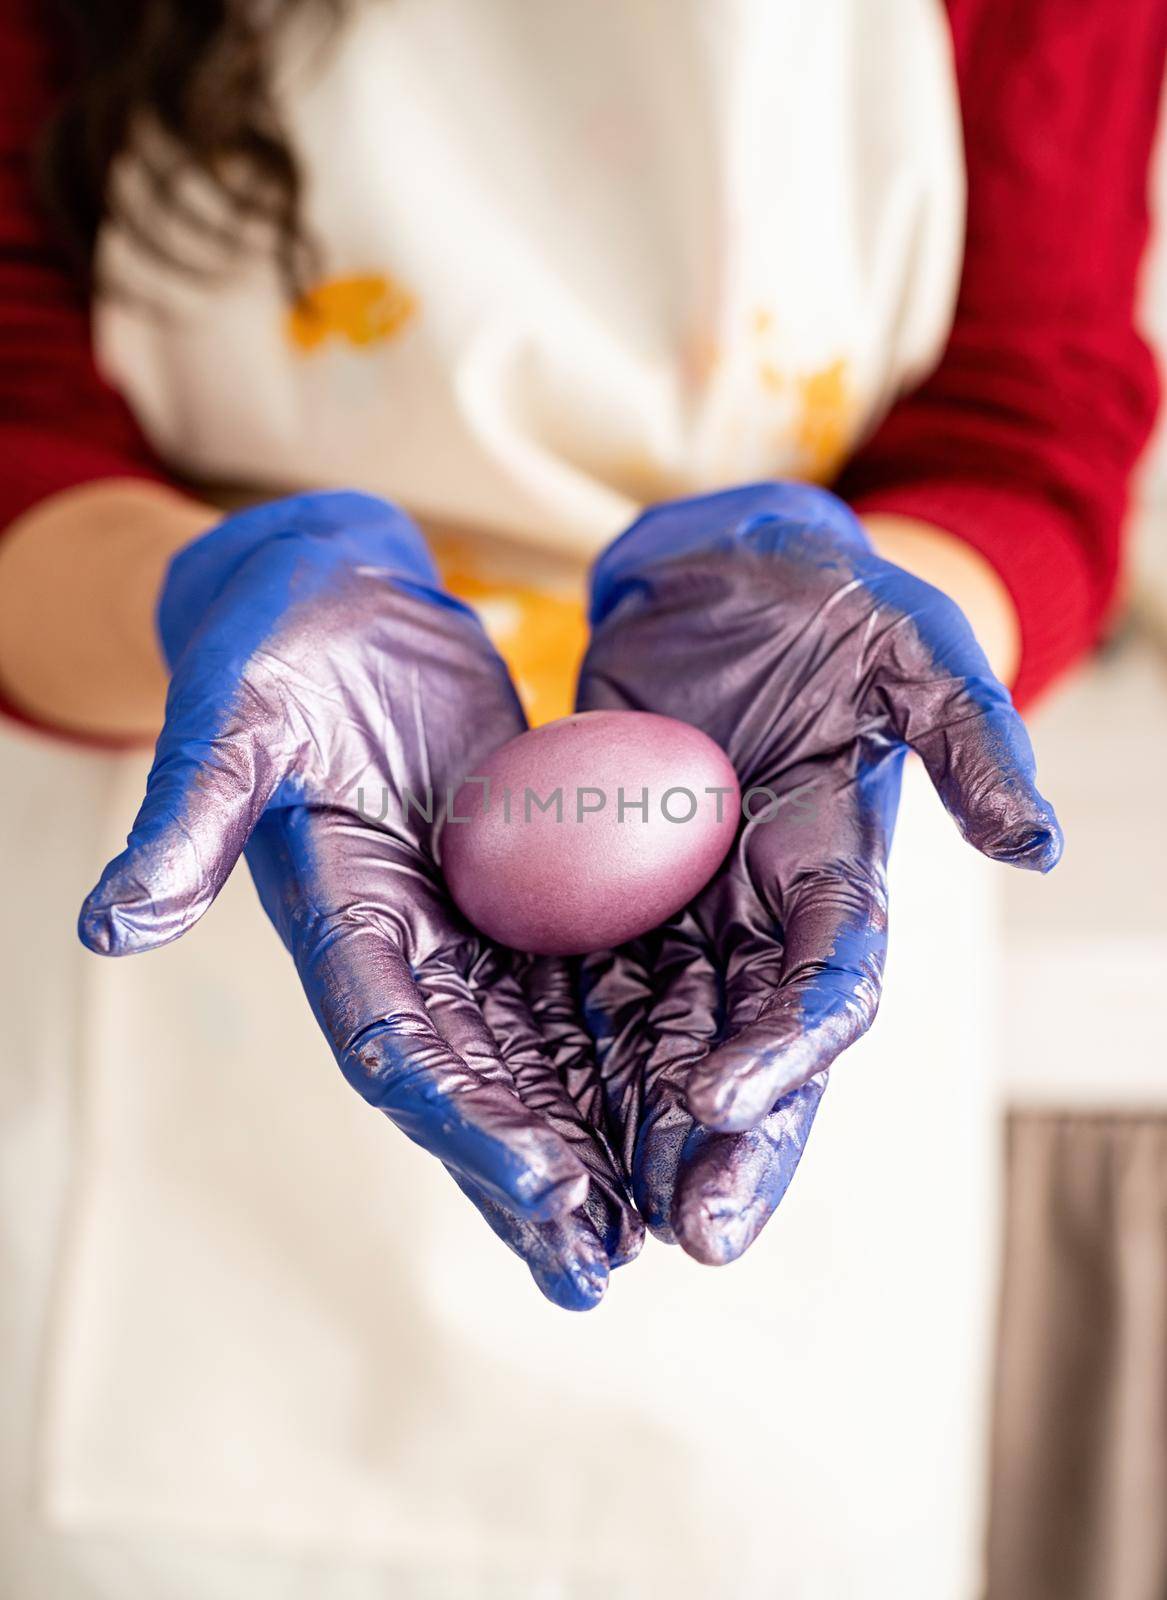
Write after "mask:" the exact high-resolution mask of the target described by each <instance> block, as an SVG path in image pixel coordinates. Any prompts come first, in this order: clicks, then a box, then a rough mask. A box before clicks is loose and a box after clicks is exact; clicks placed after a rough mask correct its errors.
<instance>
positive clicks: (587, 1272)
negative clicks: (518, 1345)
mask: <svg viewBox="0 0 1167 1600" xmlns="http://www.w3.org/2000/svg"><path fill="white" fill-rule="evenodd" d="M529 1265H530V1268H531V1276H532V1277H533V1278H534V1280H535V1282H536V1283H537V1284H538V1286H539V1289H540V1290H541V1291H542V1293H543V1294H544V1295H545V1296H546V1297H547V1299H548V1300H550V1301H551V1303H552V1304H553V1305H557V1306H558V1307H559V1308H560V1310H561V1311H591V1310H593V1309H594V1307H596V1306H598V1305H599V1303H600V1301H601V1300H602V1299H603V1298H604V1294H605V1292H606V1290H607V1287H608V1278H609V1267H608V1259H607V1257H606V1255H605V1254H604V1251H603V1250H602V1249H601V1248H599V1247H598V1245H597V1248H595V1249H587V1248H581V1247H580V1246H579V1245H578V1244H577V1246H576V1247H575V1248H574V1249H573V1250H572V1251H571V1252H570V1253H569V1254H568V1255H567V1256H566V1257H565V1258H564V1259H563V1260H561V1261H557V1262H555V1263H554V1264H551V1263H544V1262H540V1261H532V1262H530V1263H529Z"/></svg>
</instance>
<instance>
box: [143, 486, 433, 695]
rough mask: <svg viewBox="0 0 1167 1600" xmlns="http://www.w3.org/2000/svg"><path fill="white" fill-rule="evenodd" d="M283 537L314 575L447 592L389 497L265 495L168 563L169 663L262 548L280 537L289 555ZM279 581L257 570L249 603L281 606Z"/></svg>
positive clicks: (164, 608)
mask: <svg viewBox="0 0 1167 1600" xmlns="http://www.w3.org/2000/svg"><path fill="white" fill-rule="evenodd" d="M289 541H295V543H296V547H297V548H296V556H295V562H296V564H297V565H298V566H302V568H303V569H312V570H314V571H315V572H316V573H317V575H324V574H327V573H339V572H343V571H344V570H346V569H347V570H350V571H351V570H355V569H357V568H360V569H362V570H366V571H367V570H369V569H373V570H379V571H380V572H382V573H383V574H384V575H385V576H386V577H392V578H397V579H403V580H404V581H406V582H407V583H411V584H415V585H417V586H418V587H419V588H421V589H423V590H425V591H427V593H429V594H431V596H432V598H434V599H435V600H437V599H444V598H445V592H444V589H443V587H442V582H441V579H440V577H439V575H438V570H437V567H436V565H435V563H434V560H433V557H432V555H431V554H430V551H429V547H428V545H427V544H426V542H425V539H424V537H423V536H422V533H421V530H420V529H419V528H418V527H417V525H416V524H415V523H414V522H413V521H412V520H411V519H410V518H409V517H408V516H406V514H405V513H404V512H403V511H401V510H399V509H398V508H397V507H396V506H395V505H393V504H392V503H391V502H390V501H388V500H382V499H380V498H379V497H378V496H376V495H369V494H362V493H358V492H357V491H354V490H313V491H310V492H308V493H306V494H298V495H290V496H288V497H286V498H284V499H280V500H269V501H265V502H264V503H263V504H261V505H256V506H251V507H249V508H248V509H247V510H245V511H240V512H237V513H235V514H233V515H232V516H229V517H226V518H224V519H223V520H222V521H220V522H219V523H218V524H217V525H216V526H215V527H213V528H211V529H210V530H209V531H208V532H205V533H203V534H202V535H201V537H199V538H197V539H195V540H193V541H192V542H191V543H190V544H187V545H186V546H184V547H183V548H182V549H181V550H179V551H178V552H177V553H176V554H175V556H174V558H173V560H172V561H171V562H170V565H169V567H168V569H167V571H166V573H165V577H164V580H163V582H162V584H161V588H160V592H159V596H158V607H157V622H158V633H159V636H160V637H161V640H162V643H163V646H164V648H165V651H166V656H167V659H168V660H169V661H170V663H171V665H172V666H173V664H174V662H175V660H176V659H177V657H178V655H179V654H180V653H181V651H182V650H183V648H184V647H185V645H186V643H187V641H188V640H189V639H190V637H191V635H192V634H193V633H194V631H195V630H196V629H197V627H198V625H199V623H200V621H201V620H202V618H203V617H204V616H205V615H206V613H207V611H208V609H209V608H210V607H211V605H212V604H213V602H214V601H215V600H216V598H217V597H218V596H219V595H220V594H221V593H222V592H223V590H224V589H225V588H226V587H227V585H228V584H230V583H231V581H232V580H233V579H234V578H235V577H236V575H237V574H239V573H240V572H241V571H242V570H243V568H244V567H246V566H247V565H248V563H250V562H251V561H252V559H253V558H254V557H256V556H257V555H258V554H259V553H260V552H261V551H262V550H263V549H264V548H265V547H269V546H272V545H274V544H276V543H277V542H278V543H280V544H282V545H283V546H284V547H285V553H288V542H289ZM280 565H281V566H282V565H283V564H282V563H280ZM285 582H286V572H285V573H284V575H283V576H281V577H276V576H275V575H274V574H273V573H271V572H268V573H267V581H265V580H264V579H263V578H260V577H259V575H258V573H257V578H256V583H255V586H254V593H253V602H254V604H256V605H258V606H259V607H260V608H261V609H262V608H263V607H264V606H265V605H270V606H272V607H274V608H276V609H277V610H278V609H282V608H283V607H284V606H285V605H286V604H287V603H288V600H289V596H288V595H287V594H286V593H285V592H284V588H285ZM273 584H274V590H273ZM267 590H273V592H270V593H266V592H265V591H267Z"/></svg>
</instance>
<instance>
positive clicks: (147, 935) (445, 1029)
mask: <svg viewBox="0 0 1167 1600" xmlns="http://www.w3.org/2000/svg"><path fill="white" fill-rule="evenodd" d="M159 628H160V632H161V635H162V639H163V643H164V646H165V649H166V652H167V656H168V659H169V661H170V664H171V668H172V679H171V685H170V691H169V695H168V698H167V706H166V718H165V725H164V727H163V730H162V733H161V735H160V737H159V740H158V745H157V750H156V754H155V760H154V764H153V767H152V769H151V772H150V775H149V779H148V781H147V788H146V796H145V799H144V801H143V804H142V807H141V810H140V811H139V813H138V816H137V818H136V820H135V822H134V826H133V829H132V831H131V833H130V836H129V840H128V842H127V846H126V849H125V850H124V851H123V853H122V854H121V855H120V856H118V857H117V858H116V859H115V860H114V861H112V862H110V864H109V865H108V866H107V868H106V869H105V872H104V873H103V874H102V877H101V880H100V882H99V883H98V885H97V887H96V888H95V889H94V890H93V892H92V893H91V894H90V896H89V897H88V899H87V900H86V902H85V905H84V908H83V910H82V913H81V920H80V933H81V937H82V939H83V941H84V942H85V943H86V944H87V945H88V946H89V948H90V949H92V950H95V951H98V952H100V953H103V954H107V955H123V954H127V953H133V952H137V951H143V950H149V949H153V948H156V947H157V946H159V945H162V944H165V943H167V942H168V941H170V940H172V939H175V938H177V937H179V936H180V935H181V934H183V933H185V932H186V931H187V930H188V929H189V928H190V927H191V926H193V924H194V923H195V922H197V921H198V919H199V918H200V917H201V916H202V915H203V913H204V912H205V911H206V909H207V907H208V906H209V905H210V904H211V902H212V900H213V899H214V898H215V896H216V895H217V894H218V892H219V890H220V888H221V887H222V885H223V883H224V882H225V881H226V879H227V876H228V874H229V873H230V871H231V869H232V868H233V866H234V865H235V863H236V861H237V859H238V857H239V856H240V854H241V853H244V854H245V855H246V859H247V862H248V865H249V867H250V869H251V873H252V876H253V878H254V880H255V883H256V886H257V888H258V890H259V894H260V898H261V900H262V902H263V905H264V907H265V909H266V911H267V913H268V915H269V916H270V918H271V919H272V921H273V922H274V924H275V925H276V927H277V929H278V930H279V933H280V935H281V937H282V938H283V940H284V942H285V944H286V945H287V947H288V949H289V950H290V951H291V953H292V956H293V958H294V960H295V963H296V967H297V970H298V972H299V975H300V979H301V982H302V984H303V987H304V990H305V993H306V995H307V997H308V1000H309V1002H310V1004H311V1006H312V1009H313V1011H314V1013H315V1015H316V1018H317V1020H318V1022H319V1023H320V1026H321V1028H322V1030H323V1032H324V1034H325V1036H326V1038H327V1039H328V1041H329V1043H330V1045H331V1047H332V1049H333V1052H334V1053H335V1055H336V1059H337V1061H338V1062H339V1064H340V1067H341V1070H342V1071H343V1073H344V1075H345V1077H346V1078H347V1079H348V1081H349V1082H350V1083H351V1084H352V1085H353V1086H354V1087H355V1088H356V1089H357V1090H358V1091H359V1092H360V1094H361V1095H363V1096H364V1098H365V1099H366V1100H367V1101H368V1102H369V1103H370V1104H371V1105H373V1106H376V1107H377V1108H378V1109H380V1110H381V1111H383V1112H384V1113H385V1114H386V1115H387V1116H388V1117H389V1118H390V1119H391V1120H392V1121H393V1122H395V1123H396V1124H397V1126H398V1127H399V1128H401V1129H402V1130H403V1131H404V1132H405V1133H406V1134H408V1135H409V1137H410V1138H411V1139H413V1140H415V1141H416V1142H417V1143H418V1144H420V1145H421V1146H423V1148H425V1149H426V1150H428V1151H429V1152H430V1153H431V1154H433V1155H435V1156H436V1157H437V1158H438V1159H439V1160H440V1161H441V1162H443V1163H444V1165H445V1166H446V1167H447V1169H448V1170H449V1171H450V1173H451V1174H452V1175H453V1176H454V1178H455V1180H456V1181H457V1182H458V1184H459V1185H460V1186H461V1187H462V1189H463V1190H464V1191H465V1192H466V1193H467V1195H469V1197H470V1198H471V1199H472V1200H473V1201H474V1203H475V1205H476V1206H477V1207H478V1209H479V1210H480V1211H481V1212H482V1213H483V1215H484V1216H485V1217H486V1219H487V1221H488V1222H489V1223H490V1225H491V1227H492V1228H493V1229H494V1230H495V1232H496V1233H498V1234H499V1235H500V1236H501V1237H502V1238H503V1239H504V1240H505V1241H506V1242H507V1243H508V1244H509V1245H510V1246H511V1247H512V1248H513V1249H514V1250H516V1251H517V1252H518V1254H520V1255H521V1256H522V1257H523V1258H524V1259H525V1260H526V1261H527V1263H528V1265H529V1266H530V1268H531V1271H532V1273H533V1275H534V1276H535V1279H536V1281H537V1282H538V1283H539V1285H540V1287H541V1288H542V1289H543V1291H544V1293H545V1294H547V1295H548V1296H549V1298H551V1299H553V1300H555V1301H556V1302H557V1303H559V1304H561V1305H566V1306H570V1307H576V1308H584V1307H587V1306H590V1305H593V1304H595V1303H596V1301H597V1300H598V1299H599V1298H600V1296H601V1295H602V1294H603V1292H604V1288H605V1285H606V1282H607V1278H608V1272H609V1269H610V1267H611V1266H613V1265H617V1264H619V1263H620V1262H622V1261H625V1260H629V1259H631V1257H632V1256H634V1255H635V1254H636V1252H637V1249H638V1248H639V1244H640V1240H641V1237H642V1232H641V1225H640V1222H639V1219H637V1218H636V1216H635V1214H634V1213H633V1212H632V1210H631V1207H630V1205H629V1204H628V1201H627V1199H626V1196H625V1193H624V1190H623V1185H622V1182H621V1179H620V1177H619V1176H618V1175H617V1172H616V1170H615V1166H614V1163H613V1159H612V1156H611V1153H610V1151H609V1149H608V1147H607V1145H606V1142H605V1137H604V1134H603V1133H602V1131H601V1130H600V1126H599V1123H598V1122H593V1121H590V1120H589V1118H588V1116H587V1114H586V1105H587V1103H588V1097H589V1095H591V1097H592V1099H593V1100H594V1098H595V1096H594V1090H592V1089H590V1088H589V1083H590V1082H591V1080H592V1079H594V1072H595V1069H594V1063H593V1061H592V1057H591V1047H590V1041H589V1040H588V1039H587V1037H586V1035H585V1034H584V1033H583V1031H582V1030H581V1029H580V1027H579V1025H578V1023H577V1021H576V1020H575V1017H574V1013H573V1008H572V1001H571V995H570V988H569V983H568V979H567V976H566V973H565V972H564V970H563V968H562V967H561V966H560V965H557V964H556V963H554V962H549V961H536V960H532V959H530V958H524V957H519V956H516V955H514V954H513V953H511V952H508V951H504V950H502V949H500V948H498V947H497V946H494V945H492V944H491V943H490V941H488V940H487V939H485V938H484V937H483V936H481V935H479V934H478V933H477V932H476V931H475V930H474V929H473V928H471V927H470V926H469V925H468V924H467V923H466V922H465V920H464V919H463V918H462V917H461V916H460V914H459V913H458V911H457V910H456V908H455V907H454V906H453V904H452V902H451V901H450V899H449V897H448V895H447V893H446V891H445V887H444V884H443V881H442V877H441V873H440V869H439V865H438V860H437V850H438V844H437V835H438V831H439V822H440V817H441V814H442V808H443V806H444V804H445V802H446V798H447V792H448V790H449V789H450V788H451V787H453V788H456V787H457V785H458V784H459V783H460V782H461V781H462V780H463V779H464V778H465V777H468V776H471V775H472V774H473V773H474V770H475V763H476V761H477V760H478V759H479V758H480V757H481V756H483V755H485V754H486V753H488V752H489V751H491V750H493V749H494V748H496V747H497V746H498V745H500V744H502V743H504V742H505V741H506V740H507V739H510V738H512V737H514V735H515V734H517V733H520V732H522V731H523V729H524V727H525V722H524V718H523V714H522V711H521V708H520V706H519V703H518V700H517V698H516V695H515V692H514V689H513V687H512V685H511V683H510V679H509V677H508V675H507V672H506V668H505V666H504V664H503V662H502V660H501V659H500V657H499V656H498V654H497V653H496V652H495V650H494V649H493V647H492V646H491V645H490V643H489V641H488V640H487V638H486V636H485V634H484V632H483V631H482V628H481V626H480V625H479V623H478V622H477V620H476V619H475V618H474V616H473V614H472V613H471V612H470V611H469V610H468V609H467V608H465V607H464V606H462V605H461V604H460V603H459V602H458V601H456V600H454V599H452V598H451V597H450V596H449V595H448V594H447V593H445V591H444V590H443V589H442V587H441V584H440V582H439V579H438V576H437V573H436V571H435V569H434V567H433V565H432V562H431V559H430V557H429V554H428V552H427V550H426V548H425V545H424V542H423V540H422V538H421V535H420V533H419V532H418V530H417V529H416V528H415V527H414V526H413V524H412V523H411V522H410V521H409V519H408V518H407V517H405V516H404V515H403V514H402V513H401V512H400V511H398V510H396V509H395V508H394V507H392V506H390V505H387V504H386V503H385V502H383V501H381V500H377V499H375V498H373V497H370V496H365V495H358V494H345V493H337V494H312V495H303V496H298V497H296V498H294V499H291V500H286V501H280V502H275V503H273V504H270V505H266V506H263V507H260V508H257V509H255V510H252V511H248V512H244V513H242V514H240V515H237V516H234V517H231V518H229V519H228V520H227V521H226V522H224V523H223V524H222V525H221V526H220V527H218V528H217V529H215V530H213V531H212V532H211V533H209V534H207V535H205V536H204V537H202V538H201V539H198V540H196V541H195V542H194V543H193V544H192V545H190V546H188V547H187V549H186V550H185V551H183V552H182V553H181V554H180V555H179V556H178V557H177V559H176V560H175V562H174V563H173V565H172V568H171V571H170V574H169V576H168V578H167V581H166V584H165V587H164V592H163V595H162V598H161V603H160V608H159ZM257 1003H259V1004H262V1003H263V997H262V996H259V997H257ZM573 1092H575V1093H577V1094H578V1095H579V1097H580V1100H581V1102H582V1103H583V1104H584V1106H585V1110H584V1111H581V1109H580V1107H579V1105H577V1103H576V1100H575V1099H573Z"/></svg>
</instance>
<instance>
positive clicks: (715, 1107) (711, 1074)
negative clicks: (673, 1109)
mask: <svg viewBox="0 0 1167 1600" xmlns="http://www.w3.org/2000/svg"><path fill="white" fill-rule="evenodd" d="M775 1098H776V1091H775V1090H774V1089H773V1088H772V1087H771V1075H770V1074H769V1073H764V1072H756V1073H753V1074H751V1075H749V1076H745V1077H743V1076H740V1075H738V1074H735V1075H734V1076H732V1077H727V1076H725V1075H724V1074H722V1073H721V1072H718V1071H716V1070H714V1071H708V1072H705V1073H703V1074H701V1075H700V1076H699V1077H695V1078H694V1080H693V1082H692V1083H690V1084H689V1085H688V1088H687V1089H686V1091H685V1103H686V1105H687V1106H688V1108H689V1110H690V1112H691V1113H692V1115H693V1117H694V1118H695V1120H696V1121H697V1122H699V1123H700V1124H701V1125H702V1127H704V1128H710V1129H712V1130H713V1132H715V1133H745V1132H746V1131H747V1130H748V1129H750V1128H756V1127H757V1125H758V1123H759V1122H762V1121H763V1120H764V1119H765V1117H766V1115H767V1114H768V1112H769V1111H770V1109H771V1107H772V1106H773V1104H774V1101H775Z"/></svg>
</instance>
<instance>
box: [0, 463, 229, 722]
mask: <svg viewBox="0 0 1167 1600" xmlns="http://www.w3.org/2000/svg"><path fill="white" fill-rule="evenodd" d="M215 516H216V513H215V512H214V511H213V510H212V509H211V508H210V507H208V506H206V505H203V504H200V503H199V502H198V501H196V500H193V499H191V498H189V497H188V496H186V495H183V494H181V493H179V492H178V491H177V490H175V489H172V488H170V487H168V486H166V485H165V484H159V483H152V482H149V481H146V480H141V479H130V478H127V479H103V480H100V481H97V482H93V483H87V484H82V485H78V486H76V487H73V488H69V489H65V490H62V491H61V492H60V493H59V494H54V495H51V496H49V497H47V498H46V499H45V500H42V501H40V502H39V503H38V504H37V505H35V506H32V507H30V508H29V510H27V511H26V512H24V513H23V514H22V515H21V516H20V517H18V518H17V519H16V520H15V521H14V522H13V523H12V524H11V525H10V526H9V527H8V529H7V530H6V532H5V535H4V538H3V541H2V542H0V683H2V684H3V689H4V692H5V694H6V695H7V698H8V700H9V703H10V704H11V706H12V707H13V709H14V710H16V711H18V712H20V713H21V714H23V715H24V716H26V717H27V718H28V719H29V720H31V721H32V722H34V723H36V724H38V725H40V726H43V727H46V728H51V729H54V730H58V731H60V732H65V733H69V734H71V735H76V736H80V737H82V738H87V739H94V740H97V741H100V742H107V743H115V744H132V743H136V742H139V741H144V740H147V739H150V738H152V737H153V736H154V734H155V733H156V732H157V730H158V727H159V725H160V723H161V718H162V706H163V702H164V700H165V695H166V679H167V673H166V664H165V661H164V660H163V657H162V651H161V649H160V647H159V643H158V639H157V635H156V633H155V630H154V607H155V603H156V599H157V595H158V591H159V588H160V586H161V584H162V581H163V576H164V574H165V571H166V568H167V565H168V563H169V562H170V560H171V558H172V557H173V555H174V553H175V552H176V551H177V550H179V549H181V548H182V547H183V546H184V545H186V544H187V543H189V542H190V540H191V539H193V538H195V537H197V536H198V535H199V534H200V533H201V532H202V531H203V530H204V529H205V528H206V527H208V526H209V524H210V523H211V522H213V521H214V519H215Z"/></svg>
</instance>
